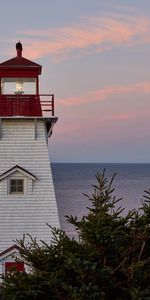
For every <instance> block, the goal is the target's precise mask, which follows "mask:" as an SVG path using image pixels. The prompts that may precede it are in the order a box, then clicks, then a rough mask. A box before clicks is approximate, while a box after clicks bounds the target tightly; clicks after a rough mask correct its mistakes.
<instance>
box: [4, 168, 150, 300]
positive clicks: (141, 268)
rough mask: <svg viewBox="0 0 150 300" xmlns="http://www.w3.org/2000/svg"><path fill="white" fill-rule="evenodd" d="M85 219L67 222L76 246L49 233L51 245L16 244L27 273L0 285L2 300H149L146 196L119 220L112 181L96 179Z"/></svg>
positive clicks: (12, 275) (149, 225)
mask: <svg viewBox="0 0 150 300" xmlns="http://www.w3.org/2000/svg"><path fill="white" fill-rule="evenodd" d="M96 179H97V184H96V185H93V190H94V191H93V193H92V195H91V196H88V195H86V197H87V200H88V202H89V206H88V213H87V216H83V217H82V218H81V219H80V220H79V219H78V218H77V217H73V216H67V221H68V222H69V223H71V224H72V225H73V226H74V227H75V229H76V231H77V232H78V240H76V239H74V238H70V237H68V236H67V234H66V233H65V232H64V231H62V230H59V229H56V228H51V227H50V229H51V230H52V231H53V240H52V243H51V244H50V245H48V244H46V243H45V242H44V241H43V243H42V244H43V246H39V245H38V243H37V242H36V239H33V238H32V237H30V238H31V242H30V244H29V245H26V239H25V238H23V239H22V240H19V241H17V244H18V245H19V247H20V254H21V256H22V258H23V259H24V260H25V261H26V262H27V264H28V265H29V266H30V267H31V268H32V272H31V273H29V274H27V273H25V272H23V273H19V272H16V271H14V272H12V273H9V274H7V275H6V277H5V278H4V279H3V285H2V294H3V297H4V299H6V300H10V299H11V300H18V299H19V300H27V299H28V300H30V299H33V300H34V299H35V300H39V299H40V300H41V299H42V300H44V299H45V300H48V299H51V300H111V299H113V300H124V299H125V300H127V299H128V300H130V299H131V300H144V299H145V300H146V299H147V300H148V299H150V192H149V191H146V192H145V195H144V200H143V201H142V207H141V209H139V210H135V209H133V210H132V211H129V212H128V214H127V215H126V216H123V214H122V211H123V209H122V208H121V207H120V206H119V204H120V201H121V199H116V197H115V196H114V188H113V187H112V183H113V179H114V176H113V178H112V179H111V180H110V182H109V181H108V179H107V178H106V176H105V172H103V173H102V174H99V173H97V175H96Z"/></svg>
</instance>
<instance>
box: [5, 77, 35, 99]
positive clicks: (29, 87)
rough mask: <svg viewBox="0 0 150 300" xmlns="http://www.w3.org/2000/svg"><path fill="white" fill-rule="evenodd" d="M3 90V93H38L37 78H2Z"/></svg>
mask: <svg viewBox="0 0 150 300" xmlns="http://www.w3.org/2000/svg"><path fill="white" fill-rule="evenodd" d="M1 84H2V86H1V91H2V94H3V95H7V94H8V95H9V94H11V95H12V94H15V95H16V94H21V95H22V94H28V95H35V94H36V78H32V77H31V78H30V77H29V78H23V77H18V78H17V77H14V78H13V77H12V78H9V77H8V78H2V79H1Z"/></svg>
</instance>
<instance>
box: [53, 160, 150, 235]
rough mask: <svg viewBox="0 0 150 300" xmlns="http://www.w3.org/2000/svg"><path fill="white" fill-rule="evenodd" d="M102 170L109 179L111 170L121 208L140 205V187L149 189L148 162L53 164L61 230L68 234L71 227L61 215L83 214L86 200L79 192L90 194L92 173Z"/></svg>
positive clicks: (92, 181) (126, 209)
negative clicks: (114, 175)
mask: <svg viewBox="0 0 150 300" xmlns="http://www.w3.org/2000/svg"><path fill="white" fill-rule="evenodd" d="M104 168H105V170H106V175H107V177H108V178H110V177H111V176H112V175H113V174H114V173H115V172H116V173H117V174H116V177H115V180H114V187H115V195H116V196H117V197H119V198H120V197H122V198H123V200H122V202H121V203H122V206H123V207H124V208H125V211H128V210H129V209H132V208H137V207H139V206H140V205H141V198H142V196H143V193H144V190H148V189H149V188H150V164H97V163H95V164H86V163H85V164H81V163H76V164H72V163H68V164H66V163H53V164H52V172H53V179H54V185H55V192H56V198H57V203H58V209H59V216H60V223H61V226H62V228H63V229H65V231H67V232H68V233H72V232H73V231H74V229H73V228H72V226H71V225H70V224H68V223H67V222H66V219H65V215H70V214H72V215H74V216H78V217H81V216H83V215H85V214H86V207H87V206H88V205H89V203H88V200H87V199H86V197H85V196H83V193H87V194H90V193H91V191H92V187H91V185H92V184H95V183H96V179H95V174H96V173H97V172H102V171H103V169H104Z"/></svg>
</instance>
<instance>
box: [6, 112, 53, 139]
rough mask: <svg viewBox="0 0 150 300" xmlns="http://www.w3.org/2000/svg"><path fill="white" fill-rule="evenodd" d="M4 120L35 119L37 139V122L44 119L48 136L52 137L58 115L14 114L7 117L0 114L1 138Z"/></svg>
mask: <svg viewBox="0 0 150 300" xmlns="http://www.w3.org/2000/svg"><path fill="white" fill-rule="evenodd" d="M3 120H14V121H15V120H20V121H21V120H33V122H34V127H35V140H36V139H37V122H38V121H43V122H44V123H45V129H46V133H47V137H51V135H52V131H53V127H54V125H55V123H56V122H57V120H58V117H57V116H51V117H45V116H39V117H35V116H12V117H7V116H0V140H1V138H2V127H3Z"/></svg>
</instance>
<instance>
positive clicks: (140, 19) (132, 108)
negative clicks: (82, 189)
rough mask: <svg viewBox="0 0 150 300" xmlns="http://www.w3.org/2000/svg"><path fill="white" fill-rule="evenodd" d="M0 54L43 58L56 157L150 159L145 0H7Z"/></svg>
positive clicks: (148, 0)
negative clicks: (53, 118)
mask: <svg viewBox="0 0 150 300" xmlns="http://www.w3.org/2000/svg"><path fill="white" fill-rule="evenodd" d="M0 20H1V21H0V22H1V27H0V61H1V62H2V61H5V60H7V59H9V58H11V57H14V56H15V55H16V51H15V44H16V42H18V40H20V41H21V42H22V44H23V50H24V51H23V56H24V57H26V58H28V59H31V60H34V61H35V62H37V63H39V64H41V65H42V66H43V73H42V76H41V78H40V91H41V92H42V93H54V94H55V114H56V115H57V116H58V117H59V120H58V122H57V124H56V125H55V127H54V131H53V135H52V137H51V139H50V142H49V147H50V153H51V158H52V161H53V162H141V163H142V162H150V0H43V1H38V0H30V1H29V0H26V1H23V0H13V1H10V0H5V1H1V7H0Z"/></svg>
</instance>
